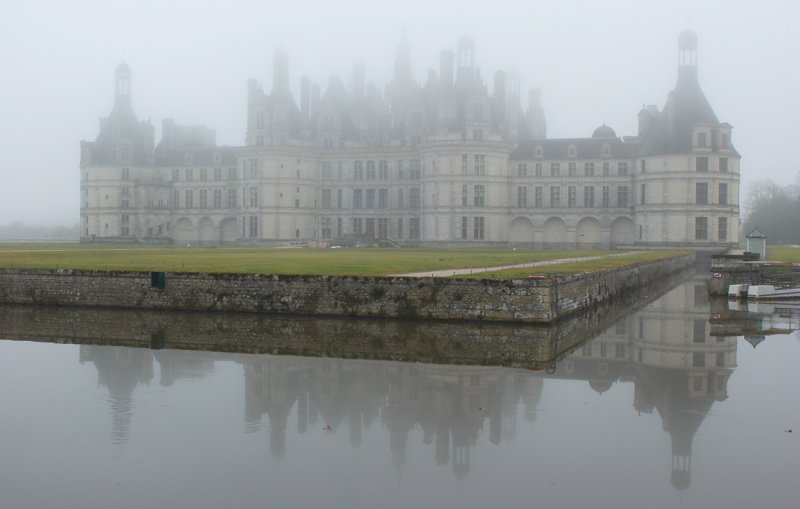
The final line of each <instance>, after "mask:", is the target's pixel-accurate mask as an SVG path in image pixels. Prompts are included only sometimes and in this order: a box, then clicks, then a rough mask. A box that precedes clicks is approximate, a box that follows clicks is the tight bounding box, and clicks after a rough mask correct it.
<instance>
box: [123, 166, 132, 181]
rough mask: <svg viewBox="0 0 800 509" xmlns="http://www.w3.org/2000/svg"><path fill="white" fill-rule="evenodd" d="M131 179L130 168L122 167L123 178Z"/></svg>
mask: <svg viewBox="0 0 800 509" xmlns="http://www.w3.org/2000/svg"><path fill="white" fill-rule="evenodd" d="M130 179H131V170H130V168H122V180H130Z"/></svg>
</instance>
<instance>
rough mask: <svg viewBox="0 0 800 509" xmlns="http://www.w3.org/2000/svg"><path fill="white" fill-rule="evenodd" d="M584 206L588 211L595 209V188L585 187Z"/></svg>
mask: <svg viewBox="0 0 800 509" xmlns="http://www.w3.org/2000/svg"><path fill="white" fill-rule="evenodd" d="M583 206H584V207H586V208H587V209H590V208H594V186H584V187H583Z"/></svg>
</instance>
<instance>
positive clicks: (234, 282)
mask: <svg viewBox="0 0 800 509" xmlns="http://www.w3.org/2000/svg"><path fill="white" fill-rule="evenodd" d="M693 260H694V255H686V256H683V257H678V258H672V259H669V260H664V261H657V262H647V263H640V264H635V265H632V266H628V267H622V268H618V269H608V270H603V271H598V272H594V273H590V274H580V275H574V276H566V277H559V278H543V279H523V280H515V281H492V280H478V279H450V278H389V277H345V276H278V275H263V274H203V273H167V274H166V277H165V284H164V288H163V289H159V288H153V287H151V277H150V273H149V272H105V271H85V270H59V269H54V270H26V269H0V303H2V304H37V305H41V304H44V305H66V306H70V305H74V306H98V307H115V308H133V309H162V310H187V311H234V312H253V313H269V314H293V315H321V316H363V317H391V318H407V319H434V320H485V321H512V322H528V323H548V322H552V321H555V320H557V319H558V318H561V317H563V316H566V315H569V314H571V313H574V312H577V311H580V310H582V309H588V308H590V307H592V306H593V305H595V304H598V303H600V302H604V301H606V300H608V299H610V298H612V297H614V296H615V295H618V294H620V293H621V292H624V291H625V290H627V289H630V288H638V287H640V286H642V285H644V284H647V283H648V282H650V281H653V280H655V279H658V278H660V277H664V276H666V275H668V274H671V273H674V272H676V271H678V270H681V269H683V268H686V267H688V266H689V265H691V263H692V261H693Z"/></svg>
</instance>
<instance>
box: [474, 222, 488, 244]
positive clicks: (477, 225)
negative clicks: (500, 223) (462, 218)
mask: <svg viewBox="0 0 800 509" xmlns="http://www.w3.org/2000/svg"><path fill="white" fill-rule="evenodd" d="M472 224H473V232H472V234H473V235H472V236H473V238H474V239H475V240H483V236H484V233H485V226H486V223H485V218H484V217H483V216H475V217H474V218H473V219H472Z"/></svg>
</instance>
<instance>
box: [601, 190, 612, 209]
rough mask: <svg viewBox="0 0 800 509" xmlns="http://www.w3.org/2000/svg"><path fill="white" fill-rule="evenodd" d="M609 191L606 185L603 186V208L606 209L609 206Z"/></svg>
mask: <svg viewBox="0 0 800 509" xmlns="http://www.w3.org/2000/svg"><path fill="white" fill-rule="evenodd" d="M610 194H611V193H609V189H608V186H603V208H604V209H607V208H608V207H610V206H611V196H610Z"/></svg>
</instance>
